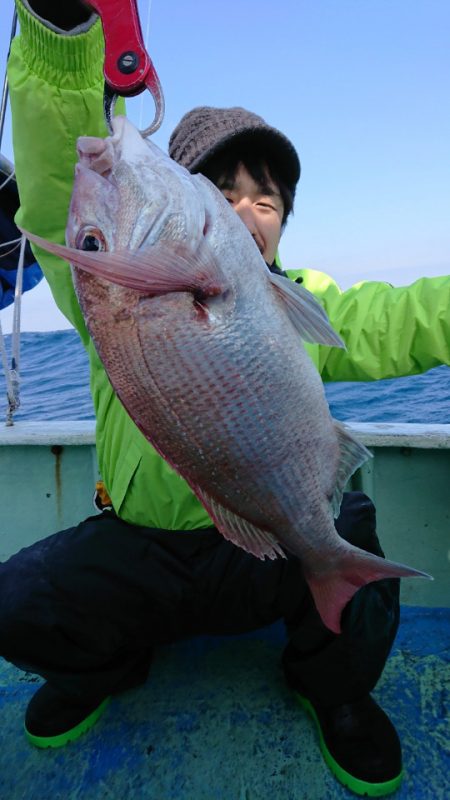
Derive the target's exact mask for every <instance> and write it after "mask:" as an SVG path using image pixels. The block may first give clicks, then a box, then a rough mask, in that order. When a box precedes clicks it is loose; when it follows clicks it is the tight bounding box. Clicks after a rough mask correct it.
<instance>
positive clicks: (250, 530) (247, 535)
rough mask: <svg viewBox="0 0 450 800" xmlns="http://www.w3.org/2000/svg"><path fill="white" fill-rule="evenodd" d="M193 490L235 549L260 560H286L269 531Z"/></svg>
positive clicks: (195, 489) (195, 488) (199, 491)
mask: <svg viewBox="0 0 450 800" xmlns="http://www.w3.org/2000/svg"><path fill="white" fill-rule="evenodd" d="M193 488H194V491H195V493H196V495H197V497H198V499H199V500H200V502H201V503H202V504H203V505H204V507H205V508H206V510H207V512H208V514H209V515H210V517H211V518H212V520H213V522H214V524H215V526H216V528H217V530H218V531H220V533H221V534H222V536H223V537H224V539H228V541H230V542H232V543H233V544H235V545H237V547H240V548H241V549H242V550H245V551H246V552H247V553H251V554H252V555H253V556H256V557H257V558H260V559H261V560H264V559H265V558H266V557H267V558H270V559H271V560H272V561H273V559H275V558H277V557H278V556H280V557H281V558H286V555H285V553H284V552H283V550H282V549H281V547H280V545H279V543H278V542H277V540H276V539H275V537H274V536H273V535H272V534H271V533H270V532H269V531H266V530H263V529H262V528H258V527H257V526H256V525H253V524H252V523H251V522H249V521H248V520H246V519H244V518H243V517H240V516H239V515H238V514H235V513H234V512H233V511H230V509H228V508H225V506H223V505H221V504H220V503H218V502H217V500H215V499H214V498H212V497H211V496H210V495H209V494H207V492H205V491H204V490H203V489H201V488H200V487H198V486H196V487H193Z"/></svg>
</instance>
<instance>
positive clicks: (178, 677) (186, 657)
mask: <svg viewBox="0 0 450 800" xmlns="http://www.w3.org/2000/svg"><path fill="white" fill-rule="evenodd" d="M283 640H284V637H283V629H282V627H281V626H280V625H275V626H272V627H270V628H267V629H264V630H260V631H257V632H255V633H253V634H250V635H245V636H240V637H229V638H199V639H195V640H193V641H190V642H182V643H178V644H176V645H173V646H169V647H165V648H161V649H160V650H159V651H158V655H157V657H156V659H155V662H154V666H153V668H152V671H151V675H150V678H149V680H148V682H147V684H146V685H145V686H144V687H142V688H140V689H137V690H134V691H131V692H127V693H126V694H124V695H121V696H120V697H116V698H115V699H114V700H113V701H112V703H111V704H110V706H109V708H108V709H107V710H106V712H105V714H104V715H103V717H102V718H101V720H100V721H99V722H98V723H97V725H96V726H95V727H94V728H93V729H92V730H91V731H90V732H89V733H88V734H86V735H85V736H84V737H83V738H82V739H80V740H79V741H78V742H74V743H72V744H71V745H69V746H67V747H66V748H64V749H61V750H59V751H56V750H54V751H50V750H45V751H39V750H35V749H33V748H32V747H31V746H30V745H28V743H27V742H26V740H25V738H24V736H23V734H22V720H23V714H24V710H25V708H26V704H27V701H28V699H29V698H30V697H31V695H32V693H33V692H34V691H35V689H36V686H37V685H38V683H39V680H40V679H37V678H36V677H35V676H32V675H29V674H24V673H21V672H20V671H19V670H16V669H15V668H14V667H12V666H10V665H9V664H6V663H5V662H3V661H1V662H0V705H1V712H2V716H1V725H2V746H1V751H0V798H1V800H50V798H51V800H150V799H151V800H341V799H342V800H343V799H344V798H352V797H353V798H354V797H355V795H353V794H351V793H350V792H348V791H347V790H346V789H344V788H343V787H341V786H340V785H339V784H338V783H337V782H336V781H335V779H334V778H333V777H332V776H331V774H330V773H329V772H328V770H327V768H326V767H325V765H324V764H323V762H322V759H321V757H320V754H319V751H318V748H317V744H316V735H315V730H314V728H313V726H312V723H311V722H310V721H309V718H307V717H306V716H305V714H304V713H303V711H302V710H301V709H300V708H299V706H298V705H297V703H296V702H295V700H294V698H293V696H292V694H291V693H290V691H289V690H288V689H287V688H286V686H285V684H284V681H283V676H282V673H281V669H280V664H279V660H280V653H281V649H282V644H283ZM449 662H450V609H448V608H446V609H436V608H434V609H433V608H414V607H406V606H404V607H403V609H402V624H401V627H400V632H399V635H398V637H397V641H396V644H395V647H394V649H393V652H392V654H391V657H390V659H389V661H388V664H387V666H386V669H385V672H384V675H383V677H382V680H381V681H380V683H379V685H378V687H377V689H376V692H375V696H376V698H377V699H378V700H379V701H380V702H381V704H382V705H383V707H384V708H385V710H386V711H387V712H388V713H389V714H390V716H391V718H392V719H393V721H394V722H395V725H396V727H397V729H398V731H399V734H400V736H401V739H402V742H403V749H404V760H405V767H406V777H405V780H404V783H403V785H402V788H401V789H400V790H399V791H398V792H397V793H396V794H395V795H393V797H394V798H395V800H448V798H450V664H449Z"/></svg>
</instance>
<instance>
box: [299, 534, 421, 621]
mask: <svg viewBox="0 0 450 800" xmlns="http://www.w3.org/2000/svg"><path fill="white" fill-rule="evenodd" d="M345 545H346V547H345V550H344V552H343V554H342V556H341V557H340V558H339V559H338V561H337V562H336V563H335V565H334V566H333V568H332V569H330V570H329V571H324V572H321V573H314V572H309V571H308V570H306V569H305V570H304V572H305V578H306V580H307V582H308V585H309V588H310V590H311V594H312V596H313V599H314V603H315V606H316V608H317V611H318V612H319V614H320V617H321V619H322V622H323V623H324V625H326V626H327V628H329V630H330V631H333V633H341V614H342V611H343V609H344V608H345V606H346V605H347V603H348V602H349V601H350V600H351V599H352V597H353V595H354V594H356V592H357V591H358V589H360V588H361V586H365V585H366V584H368V583H372V582H373V581H379V580H383V579H385V578H408V577H410V578H428V579H429V580H433V578H432V577H431V575H428V573H426V572H421V571H420V570H417V569H414V568H413V567H407V566H405V565H404V564H397V563H396V562H395V561H387V560H386V559H384V558H381V557H380V556H376V555H374V554H373V553H366V552H365V550H360V549H359V548H358V547H353V545H350V544H348V543H347V542H345Z"/></svg>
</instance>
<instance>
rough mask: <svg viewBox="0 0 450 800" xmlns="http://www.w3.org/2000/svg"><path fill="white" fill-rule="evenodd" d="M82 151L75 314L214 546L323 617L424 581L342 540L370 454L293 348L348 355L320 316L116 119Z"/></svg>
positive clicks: (221, 204)
mask: <svg viewBox="0 0 450 800" xmlns="http://www.w3.org/2000/svg"><path fill="white" fill-rule="evenodd" d="M113 124H114V132H113V135H112V136H110V137H108V138H106V139H97V138H89V137H84V138H81V139H79V142H78V153H79V163H78V165H77V167H76V177H75V185H74V190H73V197H72V202H71V208H70V214H69V221H68V226H67V243H68V245H69V247H63V246H60V245H54V244H50V243H48V242H44V241H43V240H41V239H39V238H38V237H34V236H31V235H30V238H31V239H32V240H33V241H35V242H36V243H37V244H39V245H41V246H42V247H45V248H46V249H48V250H50V251H51V252H53V253H56V254H57V255H60V256H61V257H62V258H64V259H66V260H68V261H70V263H71V264H72V267H73V279H74V284H75V288H76V291H77V295H78V298H79V301H80V305H81V309H82V312H83V315H84V317H85V320H86V324H87V327H88V329H89V332H90V334H91V336H92V338H93V340H94V343H95V346H96V349H97V351H98V353H99V356H100V358H101V360H102V362H103V364H104V366H105V369H106V371H107V373H108V375H109V378H110V380H111V383H112V385H113V387H114V389H115V391H116V392H117V395H118V396H119V398H120V400H121V401H122V403H123V404H124V406H125V408H126V409H127V411H128V413H129V414H130V415H131V417H132V418H133V420H134V421H135V423H136V425H137V426H138V427H139V428H140V429H141V430H142V432H143V433H144V434H145V436H146V437H147V439H148V440H149V441H150V442H151V443H152V445H153V446H154V447H155V448H156V449H157V451H158V452H159V453H160V454H161V455H162V456H163V457H164V458H165V459H166V460H167V461H168V462H169V464H171V465H172V467H174V469H175V470H177V472H179V473H180V475H182V476H183V478H185V480H186V481H187V482H188V483H189V485H190V486H191V488H192V490H193V491H194V492H195V494H196V495H197V497H198V498H199V499H200V501H201V502H202V503H203V505H204V506H205V508H206V509H207V511H208V512H209V514H210V516H211V517H212V519H213V520H214V523H215V524H216V526H217V528H218V529H219V530H220V531H221V533H222V534H223V536H225V537H226V538H227V539H230V540H231V541H232V542H234V543H235V544H236V545H238V546H239V547H242V548H244V549H245V550H247V551H249V552H250V553H253V554H254V555H255V556H258V557H260V558H264V557H265V556H268V557H269V558H275V557H276V556H277V555H278V556H283V555H284V552H283V551H284V550H287V551H291V552H292V553H294V554H296V555H297V556H298V557H299V558H300V559H301V562H302V566H303V570H304V575H305V578H306V580H307V582H308V584H309V587H310V590H311V592H312V594H313V597H314V601H315V603H316V606H317V609H318V611H319V613H320V615H321V617H322V619H323V621H324V623H325V625H327V626H328V627H329V628H330V629H331V630H332V631H335V632H339V631H340V616H341V612H342V609H343V607H344V606H345V605H346V603H347V602H348V601H349V600H350V598H351V597H352V596H353V594H354V593H355V592H356V591H357V589H358V588H359V587H360V586H363V585H364V584H366V583H369V582H370V581H374V580H378V579H380V578H387V577H395V576H408V575H424V573H420V572H418V571H416V570H414V569H410V568H409V567H406V566H402V565H400V564H395V563H392V562H389V561H385V560H383V559H382V558H378V557H377V556H374V555H371V554H369V553H366V552H364V551H362V550H359V549H358V548H356V547H353V546H352V545H350V544H348V543H347V542H345V541H344V540H343V539H341V538H340V537H339V535H338V534H337V533H336V530H335V527H334V523H333V518H334V516H336V515H337V514H338V511H339V506H340V502H341V497H342V492H343V488H344V485H345V483H346V481H347V480H348V478H349V476H350V475H351V474H352V473H353V472H354V470H355V469H356V468H357V467H358V466H359V465H360V464H362V463H363V462H364V461H365V460H366V458H367V457H368V455H369V453H368V451H367V450H366V449H365V448H364V447H363V446H362V445H361V444H359V443H358V442H357V441H355V440H354V439H353V438H352V436H351V435H350V434H349V433H348V432H347V431H346V430H345V428H344V427H343V426H342V425H341V424H339V423H337V422H335V421H334V420H333V419H332V418H331V416H330V412H329V409H328V405H327V402H326V399H325V395H324V390H323V386H322V381H321V379H320V377H319V375H318V373H317V371H316V369H315V367H314V365H313V363H312V361H311V360H310V358H309V356H308V355H307V353H306V351H305V349H304V347H303V345H302V341H301V340H302V339H304V340H306V341H310V342H311V341H313V342H321V343H323V344H326V345H333V346H338V347H339V346H342V342H341V340H340V339H339V337H338V336H337V334H336V333H335V332H334V331H333V329H332V328H331V326H330V324H329V322H328V319H327V317H326V315H325V313H324V311H323V310H322V308H321V306H320V305H319V304H318V303H317V301H316V300H315V299H314V298H313V297H312V295H311V294H309V293H308V292H307V291H305V290H304V289H303V288H302V287H300V286H297V285H296V284H293V283H292V282H290V281H289V280H287V279H286V278H283V277H281V276H278V275H272V274H271V273H270V272H269V270H268V269H267V266H266V265H265V263H264V261H263V258H262V256H261V255H260V253H259V251H258V249H257V247H256V246H255V244H254V242H253V240H252V237H251V236H250V234H249V233H248V231H247V230H246V228H245V226H244V225H243V223H242V221H241V220H240V219H239V217H238V215H237V214H236V213H235V212H234V211H233V210H232V209H231V208H230V207H229V205H228V203H227V201H226V200H225V199H224V198H223V197H222V195H221V193H220V192H219V191H218V190H217V189H216V188H215V187H214V186H213V185H212V184H211V183H210V182H209V181H208V180H206V179H205V178H203V177H202V176H200V175H194V176H193V175H190V174H189V173H188V172H187V171H186V170H185V169H184V168H183V167H181V166H179V165H178V164H176V163H175V162H174V161H172V160H171V159H170V158H169V157H168V156H167V155H165V154H164V153H163V152H162V151H161V150H159V149H158V147H156V145H155V144H153V143H152V142H150V141H147V140H144V139H143V138H142V137H141V136H140V134H139V132H138V131H137V130H136V129H135V128H134V127H133V125H132V124H131V123H130V122H128V121H127V120H126V119H125V118H123V117H117V118H116V119H115V121H114V123H113Z"/></svg>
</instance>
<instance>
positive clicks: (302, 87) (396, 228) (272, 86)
mask: <svg viewBox="0 0 450 800" xmlns="http://www.w3.org/2000/svg"><path fill="white" fill-rule="evenodd" d="M139 8H140V13H141V24H142V29H143V32H144V35H145V38H146V43H147V49H148V52H149V53H150V55H151V58H152V60H153V63H154V65H155V67H156V69H157V72H158V74H159V77H160V80H161V83H162V86H163V90H164V94H165V100H166V115H165V119H164V123H163V125H162V127H161V129H160V130H159V131H158V132H157V133H156V134H155V135H154V137H153V140H154V141H155V142H156V143H157V144H158V145H159V146H160V147H162V148H163V149H164V150H166V149H167V143H168V139H169V136H170V133H171V131H172V130H173V128H174V127H175V125H176V124H177V123H178V121H179V119H180V118H181V116H182V115H183V114H184V113H185V112H186V111H189V110H190V109H191V108H193V107H194V106H198V105H212V106H223V107H226V106H233V105H240V106H243V107H245V108H248V109H249V110H252V111H254V112H256V113H258V114H260V115H261V116H263V117H264V118H265V119H266V120H267V122H269V123H270V124H271V125H274V126H275V127H277V128H279V129H280V130H282V131H283V132H284V133H285V134H286V135H287V136H288V137H289V138H290V139H291V141H292V142H293V144H294V145H295V147H296V149H297V151H298V153H299V156H300V160H301V164H302V175H301V180H300V184H299V187H298V192H297V199H296V204H295V213H294V216H293V217H292V218H291V219H290V221H289V223H288V226H287V228H286V231H285V233H284V236H283V239H282V241H281V245H280V255H281V260H282V263H283V266H284V267H292V268H294V267H295V268H306V267H308V268H313V269H318V270H322V271H324V272H327V273H328V274H330V275H332V276H333V277H334V278H335V279H336V280H337V281H338V283H339V284H340V285H341V287H342V288H347V287H348V286H350V285H352V284H353V283H355V282H358V281H360V280H383V281H388V282H390V283H393V284H395V285H405V284H408V283H411V282H412V281H414V280H416V279H417V278H419V277H422V276H432V275H446V274H450V188H449V187H450V80H449V78H450V48H449V47H448V40H449V35H450V3H449V2H448V0H339V2H338V1H337V0H278V2H273V0H228V1H227V2H224V3H222V2H221V3H218V2H214V0H209V2H206V0H195V2H190V3H188V2H186V0H170V2H169V0H139ZM12 10H13V0H2V11H1V17H2V20H1V26H0V58H1V63H2V65H3V66H4V65H5V62H6V54H7V49H8V42H9V30H10V19H11V18H12ZM128 113H129V116H130V117H131V119H132V120H133V122H134V123H135V124H137V125H138V127H145V126H146V125H148V124H149V122H150V121H151V119H152V118H153V105H152V100H151V97H150V95H147V94H146V95H145V96H143V95H141V96H140V97H138V98H134V99H133V100H132V101H130V102H129V106H128ZM1 150H2V153H3V154H4V155H6V156H7V157H8V158H10V159H11V160H13V151H12V144H11V135H10V125H9V119H8V118H7V121H6V127H5V134H4V139H3V142H2V147H1ZM11 320H12V313H11V310H8V309H6V310H4V311H3V312H1V323H2V327H3V330H4V331H6V332H7V331H9V330H10V326H11ZM65 327H70V325H69V323H67V321H66V320H65V319H64V317H63V316H62V315H61V314H60V313H59V312H58V311H57V309H56V307H55V305H54V301H53V299H52V297H51V294H50V292H49V289H48V286H47V285H46V284H45V283H44V282H42V283H41V284H40V285H39V286H38V287H37V288H36V289H33V290H32V291H31V292H28V293H26V294H25V295H24V298H23V308H22V328H23V329H24V330H56V329H61V328H65Z"/></svg>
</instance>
